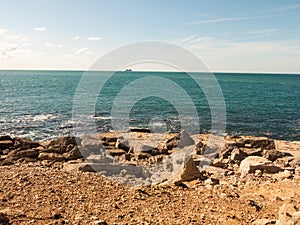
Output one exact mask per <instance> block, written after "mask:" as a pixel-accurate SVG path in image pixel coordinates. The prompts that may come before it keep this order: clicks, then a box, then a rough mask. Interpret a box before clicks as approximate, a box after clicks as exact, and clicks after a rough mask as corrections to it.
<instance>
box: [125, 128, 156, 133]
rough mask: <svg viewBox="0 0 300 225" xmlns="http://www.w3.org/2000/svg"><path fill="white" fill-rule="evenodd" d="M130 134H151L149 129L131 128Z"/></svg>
mask: <svg viewBox="0 0 300 225" xmlns="http://www.w3.org/2000/svg"><path fill="white" fill-rule="evenodd" d="M130 132H140V133H151V131H150V129H148V128H131V129H130Z"/></svg>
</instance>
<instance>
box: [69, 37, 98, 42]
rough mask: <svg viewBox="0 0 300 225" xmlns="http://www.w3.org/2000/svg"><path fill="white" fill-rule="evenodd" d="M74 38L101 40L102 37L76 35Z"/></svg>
mask: <svg viewBox="0 0 300 225" xmlns="http://www.w3.org/2000/svg"><path fill="white" fill-rule="evenodd" d="M73 40H87V41H101V40H102V37H97V36H91V37H83V36H74V37H73Z"/></svg>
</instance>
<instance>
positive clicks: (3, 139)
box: [0, 135, 12, 141]
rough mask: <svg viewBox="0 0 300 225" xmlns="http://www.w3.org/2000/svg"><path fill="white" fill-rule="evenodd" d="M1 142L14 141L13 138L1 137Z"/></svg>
mask: <svg viewBox="0 0 300 225" xmlns="http://www.w3.org/2000/svg"><path fill="white" fill-rule="evenodd" d="M0 141H12V138H11V137H10V136H8V135H3V136H0Z"/></svg>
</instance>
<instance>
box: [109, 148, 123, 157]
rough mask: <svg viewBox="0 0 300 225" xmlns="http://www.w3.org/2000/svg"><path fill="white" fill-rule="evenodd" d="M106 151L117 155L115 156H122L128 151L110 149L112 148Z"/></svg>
mask: <svg viewBox="0 0 300 225" xmlns="http://www.w3.org/2000/svg"><path fill="white" fill-rule="evenodd" d="M106 153H107V154H109V155H111V156H113V157H115V156H121V155H124V154H126V151H124V150H122V149H110V150H106Z"/></svg>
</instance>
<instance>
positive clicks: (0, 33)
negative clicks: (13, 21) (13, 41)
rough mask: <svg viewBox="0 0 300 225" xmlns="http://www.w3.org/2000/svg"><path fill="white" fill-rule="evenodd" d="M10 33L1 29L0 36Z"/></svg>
mask: <svg viewBox="0 0 300 225" xmlns="http://www.w3.org/2000/svg"><path fill="white" fill-rule="evenodd" d="M8 32H9V31H8V30H6V29H1V28H0V36H1V35H3V34H5V33H8Z"/></svg>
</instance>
